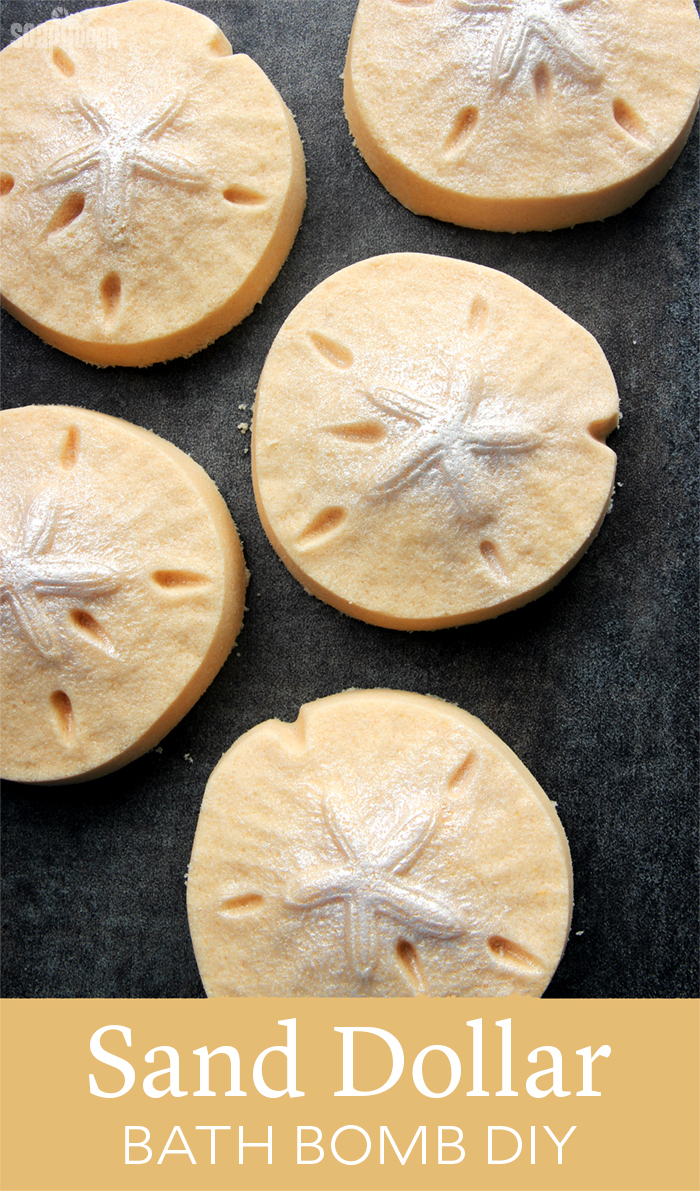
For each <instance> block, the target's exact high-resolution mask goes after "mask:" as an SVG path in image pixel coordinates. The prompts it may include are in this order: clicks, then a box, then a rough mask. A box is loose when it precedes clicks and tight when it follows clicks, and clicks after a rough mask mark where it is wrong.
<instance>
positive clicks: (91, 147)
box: [36, 95, 207, 247]
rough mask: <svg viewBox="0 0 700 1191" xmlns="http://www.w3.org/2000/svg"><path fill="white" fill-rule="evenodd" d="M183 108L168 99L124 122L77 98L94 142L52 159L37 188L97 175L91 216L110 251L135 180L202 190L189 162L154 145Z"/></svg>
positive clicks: (121, 237)
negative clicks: (143, 178) (141, 176)
mask: <svg viewBox="0 0 700 1191" xmlns="http://www.w3.org/2000/svg"><path fill="white" fill-rule="evenodd" d="M183 103H184V99H183V98H178V97H177V96H170V97H169V98H168V99H166V100H164V101H163V102H162V103H161V104H159V106H158V107H157V108H155V109H154V110H153V111H152V112H150V113H143V114H141V115H139V116H137V117H136V118H135V119H127V118H125V117H124V116H122V115H121V114H120V113H119V112H117V111H116V109H115V108H114V106H113V104H112V103H111V102H110V100H103V101H102V102H101V103H97V102H96V101H95V100H93V99H89V98H88V97H87V96H84V95H83V96H78V97H77V99H76V100H75V105H76V107H77V109H78V111H79V112H80V113H81V115H82V116H84V117H85V119H86V120H87V121H88V123H89V124H91V125H92V127H93V129H94V130H95V132H96V133H97V139H95V140H92V141H90V142H89V143H87V144H83V145H80V146H79V147H78V148H76V149H70V150H69V151H68V152H67V153H62V154H61V155H60V157H56V158H55V159H54V160H53V161H52V162H51V163H50V164H49V165H48V166H47V167H46V168H45V169H44V171H43V173H42V174H41V175H40V177H39V178H38V180H37V183H36V185H37V186H38V187H41V188H44V187H46V186H53V185H55V184H57V183H61V182H72V181H73V180H74V179H75V178H79V177H80V176H81V175H83V174H86V173H89V172H91V171H96V180H95V181H94V182H93V185H94V186H95V190H96V198H95V212H96V217H97V224H98V227H99V229H100V231H101V233H102V235H103V237H104V239H105V241H106V242H107V243H108V244H110V245H112V246H113V247H118V246H119V245H121V244H123V243H124V242H125V240H126V238H127V234H128V226H129V216H130V212H131V202H132V192H133V186H134V176H135V174H136V173H138V172H140V173H142V174H147V175H149V176H150V177H153V178H159V179H160V180H161V181H164V182H176V183H179V184H180V185H183V186H197V187H199V186H203V185H205V183H206V181H207V178H206V176H205V175H204V174H203V173H201V171H200V170H198V169H197V168H196V167H195V166H194V165H193V164H192V162H190V161H188V160H187V159H186V158H184V157H179V156H176V155H175V154H174V153H171V152H169V151H168V150H166V149H164V148H163V146H162V145H157V144H153V141H154V140H155V138H156V137H157V136H159V135H160V134H161V133H162V132H164V131H165V129H166V128H167V127H168V125H170V124H171V123H172V121H173V120H174V118H175V116H176V115H177V114H178V112H179V111H180V109H181V108H182V106H183Z"/></svg>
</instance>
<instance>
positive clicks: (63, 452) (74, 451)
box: [58, 426, 80, 471]
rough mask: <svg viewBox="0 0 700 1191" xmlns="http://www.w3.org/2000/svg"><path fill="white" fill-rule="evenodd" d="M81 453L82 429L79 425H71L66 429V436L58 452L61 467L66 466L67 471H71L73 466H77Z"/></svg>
mask: <svg viewBox="0 0 700 1191" xmlns="http://www.w3.org/2000/svg"><path fill="white" fill-rule="evenodd" d="M79 453H80V431H79V429H78V427H77V426H69V427H68V429H67V430H66V437H65V438H64V440H63V443H62V444H61V449H60V451H59V452H58V457H59V459H60V461H61V467H64V468H65V469H66V471H69V470H70V468H71V467H75V465H76V463H77V462H78V455H79Z"/></svg>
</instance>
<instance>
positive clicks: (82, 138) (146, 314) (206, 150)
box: [0, 0, 305, 365]
mask: <svg viewBox="0 0 700 1191" xmlns="http://www.w3.org/2000/svg"><path fill="white" fill-rule="evenodd" d="M0 65H1V66H2V93H3V99H2V130H3V140H2V162H1V165H0V169H1V171H2V180H1V186H0V190H1V191H2V196H1V197H0V210H1V218H2V238H3V268H2V294H3V300H4V302H5V304H6V306H7V307H8V309H9V310H10V311H11V312H12V313H13V314H14V315H15V316H16V317H17V318H18V319H20V321H21V322H23V323H24V324H25V325H26V326H28V327H30V328H31V330H33V331H35V332H36V333H37V334H38V335H40V336H41V337H42V338H43V339H46V340H47V342H48V343H51V344H53V345H54V347H58V348H61V350H62V351H65V352H68V353H69V354H70V355H74V356H78V357H80V359H82V360H87V361H88V362H90V363H92V364H131V365H146V364H152V363H154V362H155V361H158V360H167V359H171V358H172V357H174V356H183V355H190V354H191V353H192V352H196V351H198V350H199V349H200V348H202V347H205V346H206V344H208V343H210V342H211V341H212V340H213V339H216V337H217V336H219V335H222V334H223V333H224V332H225V331H228V330H229V329H230V328H231V327H232V326H234V325H235V324H236V323H238V322H240V320H241V319H242V318H244V317H245V315H246V314H248V313H249V312H250V311H251V310H252V309H253V306H254V305H255V303H256V302H258V301H260V299H261V298H262V296H263V294H264V293H265V292H266V290H267V289H268V287H269V285H270V284H271V283H272V281H273V280H274V278H275V277H276V275H277V273H278V271H279V269H280V267H281V265H282V263H283V261H284V260H285V258H286V256H287V253H288V252H289V249H290V248H291V245H292V243H293V240H294V237H295V235H296V232H297V228H298V226H299V222H300V220H301V215H302V211H303V207H304V201H305V180H304V158H303V153H302V149H301V142H300V140H299V136H298V133H297V130H296V126H295V124H294V120H293V118H292V116H291V114H290V112H289V111H288V109H287V108H286V107H285V104H284V102H283V101H282V99H281V97H280V96H279V94H278V93H277V91H276V90H275V88H274V87H273V85H272V83H271V82H270V81H269V79H268V78H266V76H265V75H264V74H263V72H262V71H261V70H260V68H259V67H258V66H256V64H255V63H254V62H252V61H251V59H250V58H248V57H246V55H245V54H232V52H231V46H230V45H229V43H228V41H227V40H226V38H225V37H224V35H223V33H222V32H221V30H220V29H218V28H217V26H216V25H214V24H213V23H212V21H210V20H208V18H207V17H204V16H201V15H200V14H199V13H196V12H193V11H191V10H190V9H188V8H184V7H182V6H181V5H178V4H169V3H166V0H130V2H129V3H127V4H116V5H108V6H105V7H101V8H91V9H88V10H87V11H86V12H79V13H76V14H75V15H73V16H70V17H66V18H65V20H61V21H49V22H47V24H45V25H41V26H40V27H39V28H37V29H34V30H31V31H30V32H29V33H28V34H26V35H25V36H24V37H23V38H21V39H20V40H18V41H16V42H14V43H13V44H12V45H10V46H9V47H8V48H7V49H5V50H4V51H3V53H2V55H0Z"/></svg>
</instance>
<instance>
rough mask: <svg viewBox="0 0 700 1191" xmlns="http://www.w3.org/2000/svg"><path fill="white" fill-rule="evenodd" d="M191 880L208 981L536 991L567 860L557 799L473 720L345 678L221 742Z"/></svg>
mask: <svg viewBox="0 0 700 1191" xmlns="http://www.w3.org/2000/svg"><path fill="white" fill-rule="evenodd" d="M187 896H188V906H189V916H190V928H191V931H192V939H193V943H194V950H195V955H196V957H197V963H198V964H199V970H200V973H201V976H202V981H203V983H204V987H205V989H206V991H207V993H208V994H209V995H210V996H340V997H343V996H411V995H412V994H421V993H425V994H428V995H430V996H508V995H509V994H511V993H517V994H521V995H529V996H539V995H540V994H541V993H542V992H543V990H544V989H545V988H546V986H547V984H548V983H549V981H550V979H551V977H552V974H553V972H554V969H555V968H556V966H557V963H558V962H559V958H560V956H561V953H562V950H563V948H564V944H565V943H566V939H567V935H568V931H569V924H570V919H571V863H570V859H569V850H568V846H567V842H566V838H565V836H564V831H563V829H562V826H561V823H560V822H559V819H558V818H557V814H556V811H555V810H554V807H553V806H552V803H551V802H550V801H549V800H548V798H547V797H546V795H545V794H544V791H543V790H541V789H540V787H539V786H538V784H537V782H536V781H535V779H534V778H533V777H532V775H531V774H530V773H528V771H527V770H526V769H525V767H524V765H522V764H521V762H520V761H519V760H518V759H517V757H516V756H515V755H514V754H513V753H512V752H511V751H510V749H509V748H507V746H506V745H505V744H504V743H503V741H501V740H499V738H498V737H497V736H495V735H494V734H493V732H490V731H489V729H488V728H486V727H485V726H484V725H483V724H482V723H481V722H480V721H479V720H477V719H475V718H474V717H473V716H471V715H468V714H467V713H466V712H465V711H462V710H460V708H458V707H454V706H452V705H450V704H448V703H443V702H442V701H441V700H438V699H433V698H430V697H427V696H425V695H414V694H408V693H406V692H403V691H384V690H375V691H346V692H345V693H343V694H340V695H333V696H331V697H330V698H327V699H319V700H318V701H317V702H315V703H309V704H307V705H306V706H305V707H303V708H302V709H301V712H300V714H299V718H298V720H297V722H296V723H295V724H284V723H280V722H279V721H278V720H270V721H268V722H267V723H264V724H259V725H258V727H256V728H253V729H252V731H250V732H247V733H246V734H245V735H244V736H242V737H241V738H240V739H239V740H238V741H237V742H236V744H235V745H234V746H233V748H231V749H230V750H229V751H228V753H226V754H225V756H224V757H223V758H222V760H221V761H220V762H219V764H218V765H217V767H216V769H215V770H214V772H213V774H212V776H211V778H210V779H209V783H208V785H207V789H206V793H205V795H204V801H203V803H202V809H201V813H200V817H199V824H198V827H197V834H196V837H195V842H194V848H193V852H192V861H191V865H190V872H189V879H188V886H187Z"/></svg>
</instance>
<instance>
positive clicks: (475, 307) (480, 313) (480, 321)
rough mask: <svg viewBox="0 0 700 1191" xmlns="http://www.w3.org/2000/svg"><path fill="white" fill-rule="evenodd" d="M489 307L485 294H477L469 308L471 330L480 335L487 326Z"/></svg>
mask: <svg viewBox="0 0 700 1191" xmlns="http://www.w3.org/2000/svg"><path fill="white" fill-rule="evenodd" d="M488 311H489V307H488V302H487V301H486V298H485V297H484V296H483V294H475V295H474V297H473V298H472V304H471V306H470V308H469V330H470V331H473V332H474V334H476V335H479V334H481V332H482V331H483V330H484V328H485V326H486V316H487V315H488Z"/></svg>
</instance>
